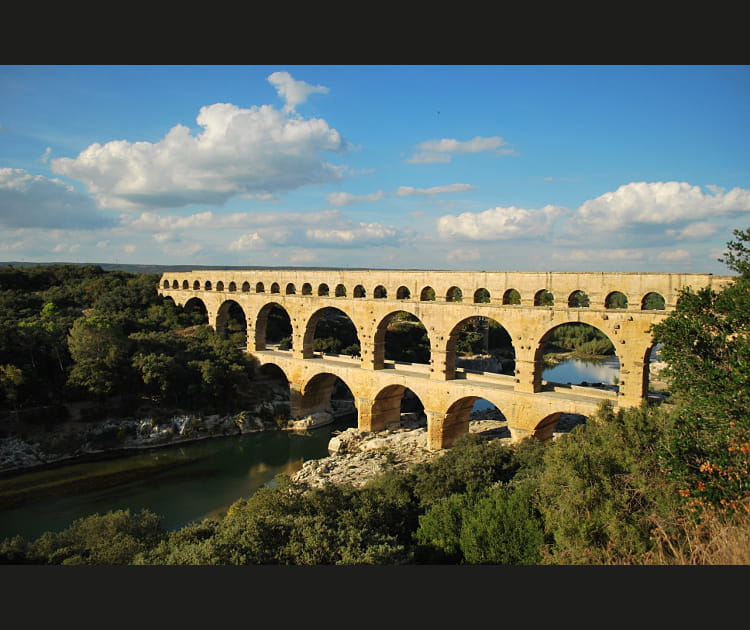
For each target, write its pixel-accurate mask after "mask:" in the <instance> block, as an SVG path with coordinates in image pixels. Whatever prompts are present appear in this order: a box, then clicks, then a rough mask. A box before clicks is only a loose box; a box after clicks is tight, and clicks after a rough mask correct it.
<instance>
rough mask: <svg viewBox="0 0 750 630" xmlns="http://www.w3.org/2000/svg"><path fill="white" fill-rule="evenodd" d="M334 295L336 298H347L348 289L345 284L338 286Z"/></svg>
mask: <svg viewBox="0 0 750 630" xmlns="http://www.w3.org/2000/svg"><path fill="white" fill-rule="evenodd" d="M334 295H335V296H336V297H346V287H345V286H344V285H343V284H337V285H336V289H335V291H334Z"/></svg>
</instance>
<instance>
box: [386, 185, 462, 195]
mask: <svg viewBox="0 0 750 630" xmlns="http://www.w3.org/2000/svg"><path fill="white" fill-rule="evenodd" d="M468 190H476V186H472V185H471V184H447V185H445V186H433V187H432V188H414V186H399V188H398V190H397V191H396V194H397V195H398V196H399V197H411V196H428V197H429V196H432V195H442V194H445V193H454V192H466V191H468Z"/></svg>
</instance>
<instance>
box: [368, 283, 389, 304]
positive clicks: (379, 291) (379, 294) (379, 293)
mask: <svg viewBox="0 0 750 630" xmlns="http://www.w3.org/2000/svg"><path fill="white" fill-rule="evenodd" d="M372 297H374V298H375V299H376V300H384V299H385V298H387V297H388V291H387V289H386V288H385V287H384V286H383V285H382V284H379V285H378V286H376V287H375V290H374V291H373V292H372Z"/></svg>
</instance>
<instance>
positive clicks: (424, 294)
mask: <svg viewBox="0 0 750 630" xmlns="http://www.w3.org/2000/svg"><path fill="white" fill-rule="evenodd" d="M419 301H420V302H434V301H435V289H433V288H432V287H430V286H426V287H425V288H424V289H422V291H421V292H420V294H419Z"/></svg>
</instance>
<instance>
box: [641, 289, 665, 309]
mask: <svg viewBox="0 0 750 630" xmlns="http://www.w3.org/2000/svg"><path fill="white" fill-rule="evenodd" d="M665 308H666V301H665V300H664V296H663V295H662V294H661V293H657V292H656V291H650V292H649V293H646V295H644V296H643V299H642V300H641V310H642V311H663V310H664V309H665Z"/></svg>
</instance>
